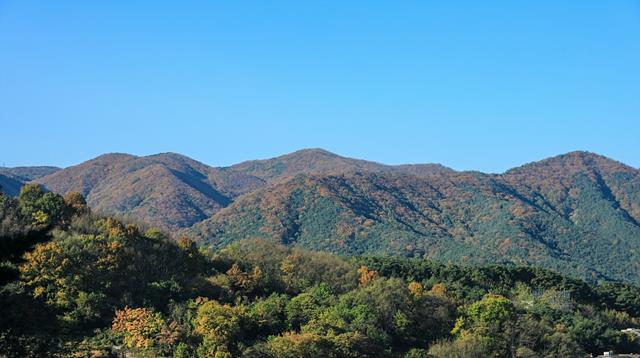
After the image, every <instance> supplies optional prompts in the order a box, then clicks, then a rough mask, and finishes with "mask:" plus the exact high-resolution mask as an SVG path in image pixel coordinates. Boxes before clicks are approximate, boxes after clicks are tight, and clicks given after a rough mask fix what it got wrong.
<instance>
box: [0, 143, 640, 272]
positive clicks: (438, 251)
mask: <svg viewBox="0 0 640 358" xmlns="http://www.w3.org/2000/svg"><path fill="white" fill-rule="evenodd" d="M0 174H3V173H2V172H0ZM1 179H2V177H0V180H1ZM35 181H36V182H38V183H41V184H43V185H44V186H45V187H46V188H47V189H48V190H51V191H54V192H57V193H61V194H65V193H68V192H72V191H78V192H80V193H82V194H83V195H85V197H86V198H87V202H88V204H89V205H90V206H91V207H92V208H93V209H94V210H96V211H99V212H104V213H106V214H119V215H124V216H128V217H129V218H131V219H134V220H136V221H139V222H145V223H148V224H150V225H153V226H158V227H160V228H163V229H169V230H172V231H174V232H179V233H180V234H182V235H186V236H190V237H192V238H194V239H196V240H197V241H198V242H199V243H200V244H202V245H205V246H211V247H214V248H220V247H223V246H226V245H228V244H229V243H231V242H234V241H237V240H240V239H244V238H255V237H260V238H268V239H274V240H276V241H278V242H281V243H284V244H287V245H293V246H299V247H304V248H310V249H314V250H324V251H329V252H333V253H337V254H341V255H365V254H390V255H399V256H407V257H418V258H429V259H432V260H436V261H439V262H445V263H446V262H455V263H464V264H486V263H501V264H516V265H535V266H541V267H546V268H551V269H554V270H558V271H562V272H564V273H568V274H571V275H573V276H577V277H580V278H584V279H587V280H590V281H597V280H621V281H627V282H633V283H639V282H640V249H638V248H639V247H640V171H639V170H638V169H635V168H632V167H629V166H626V165H624V164H622V163H619V162H617V161H614V160H611V159H608V158H606V157H603V156H600V155H597V154H593V153H588V152H572V153H568V154H565V155H560V156H557V157H553V158H549V159H546V160H543V161H540V162H536V163H531V164H527V165H524V166H522V167H519V168H514V169H511V170H509V171H507V172H505V173H502V174H484V173H480V172H457V171H454V170H452V169H449V168H447V167H444V166H442V165H439V164H423V165H400V166H390V165H384V164H379V163H375V162H369V161H364V160H357V159H351V158H345V157H341V156H338V155H336V154H333V153H330V152H327V151H324V150H321V149H307V150H301V151H298V152H294V153H291V154H288V155H284V156H281V157H277V158H272V159H267V160H257V161H248V162H244V163H240V164H237V165H233V166H230V167H222V168H215V167H210V166H207V165H205V164H203V163H200V162H197V161H194V160H192V159H190V158H187V157H184V156H182V155H178V154H172V153H165V154H158V155H153V156H147V157H136V156H132V155H127V154H107V155H104V156H101V157H98V158H96V159H93V160H90V161H88V162H85V163H82V164H80V165H77V166H74V167H69V168H66V169H62V170H58V171H55V172H53V173H51V174H49V175H45V176H42V177H39V178H35ZM0 185H3V186H5V185H4V184H1V183H0ZM13 188H14V189H12V190H13V191H16V190H17V189H15V183H14V184H13ZM5 190H6V189H5ZM6 191H8V190H6Z"/></svg>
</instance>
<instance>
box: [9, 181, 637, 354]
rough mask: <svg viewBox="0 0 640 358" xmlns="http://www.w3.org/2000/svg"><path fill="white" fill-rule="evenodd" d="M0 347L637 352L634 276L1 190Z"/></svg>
mask: <svg viewBox="0 0 640 358" xmlns="http://www.w3.org/2000/svg"><path fill="white" fill-rule="evenodd" d="M0 248H1V251H0V307H1V308H0V309H1V310H2V312H0V356H4V357H42V356H53V357H55V356H59V357H112V356H120V355H124V354H130V356H136V357H157V356H161V357H585V356H588V354H590V353H593V354H600V353H602V352H603V351H609V350H614V351H617V352H633V351H636V352H637V351H639V350H640V348H639V347H640V346H638V338H637V337H635V336H634V335H632V334H629V333H625V332H622V330H623V329H626V328H639V327H640V288H638V287H635V286H631V285H626V284H622V283H601V284H592V283H587V282H585V281H581V280H577V279H573V278H569V277H566V276H562V275H560V274H558V273H554V272H552V271H549V270H545V269H541V268H532V267H524V266H515V265H509V266H481V267H471V266H461V265H454V264H442V263H437V262H433V261H429V260H423V259H415V258H414V259H408V258H398V257H396V258H393V257H384V256H355V257H349V258H345V257H339V256H336V255H332V254H329V253H323V252H313V251H307V250H303V249H300V248H295V247H288V246H283V245H280V244H279V243H277V242H275V241H270V240H265V239H252V240H241V241H235V242H233V243H231V244H230V245H228V246H226V247H223V248H219V249H216V250H212V249H207V248H204V247H198V246H197V245H196V244H195V243H194V242H193V241H192V240H190V239H189V238H186V237H183V238H179V239H175V240H174V239H170V238H169V236H168V235H166V234H164V233H163V232H162V231H161V230H159V229H155V228H146V227H143V226H142V225H133V224H129V223H125V222H122V221H120V220H116V219H114V218H110V217H107V216H103V215H98V214H96V213H92V211H91V210H90V209H89V208H88V206H87V204H86V201H85V199H84V198H83V196H82V195H81V194H79V193H68V194H66V195H65V196H61V195H58V194H54V193H48V192H45V191H44V190H43V189H42V188H41V187H40V186H38V185H35V184H30V185H26V186H23V187H22V189H21V191H20V194H19V196H18V197H16V198H12V197H9V196H6V195H3V194H0Z"/></svg>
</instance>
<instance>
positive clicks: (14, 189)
mask: <svg viewBox="0 0 640 358" xmlns="http://www.w3.org/2000/svg"><path fill="white" fill-rule="evenodd" d="M22 184H23V183H22V182H21V181H20V180H17V179H15V178H13V177H8V176H6V175H2V174H0V191H2V192H4V193H6V194H9V195H11V196H15V195H18V193H19V192H20V187H21V186H22Z"/></svg>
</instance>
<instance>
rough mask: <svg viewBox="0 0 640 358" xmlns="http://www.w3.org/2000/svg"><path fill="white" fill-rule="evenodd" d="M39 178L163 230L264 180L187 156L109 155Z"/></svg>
mask: <svg viewBox="0 0 640 358" xmlns="http://www.w3.org/2000/svg"><path fill="white" fill-rule="evenodd" d="M36 182H38V183H41V184H43V185H44V186H45V187H46V188H47V189H49V190H51V191H54V192H57V193H67V192H71V191H78V192H80V193H82V194H83V195H85V197H86V198H87V202H88V203H89V205H90V206H91V207H93V208H94V209H96V210H98V211H103V212H107V213H114V214H125V215H126V216H129V217H131V218H133V219H136V220H139V221H143V222H146V223H149V224H151V225H155V226H159V227H162V228H165V229H174V228H179V227H186V226H190V225H192V224H194V223H195V222H197V221H200V220H203V219H206V218H208V217H209V216H211V215H212V214H213V213H215V212H216V211H217V210H219V209H220V208H222V207H224V206H226V205H228V204H229V203H230V202H231V201H232V199H233V198H234V197H236V196H238V195H240V194H242V193H244V192H246V191H249V190H252V189H255V188H258V187H260V186H262V185H263V181H262V180H260V179H258V178H255V177H252V176H249V175H245V174H243V173H238V172H233V171H229V170H223V169H216V168H212V167H209V166H207V165H205V164H202V163H200V162H197V161H195V160H193V159H190V158H187V157H185V156H182V155H179V154H174V153H164V154H157V155H151V156H147V157H136V156H133V155H129V154H106V155H102V156H100V157H97V158H95V159H93V160H90V161H87V162H84V163H82V164H80V165H76V166H73V167H69V168H66V169H63V170H60V171H58V172H55V173H53V174H51V175H48V176H45V177H42V178H39V179H37V180H36Z"/></svg>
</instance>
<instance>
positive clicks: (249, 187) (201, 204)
mask: <svg viewBox="0 0 640 358" xmlns="http://www.w3.org/2000/svg"><path fill="white" fill-rule="evenodd" d="M357 171H367V172H408V173H415V174H420V175H424V174H426V173H432V172H438V171H450V169H448V168H445V167H443V166H441V165H438V164H417V165H403V166H388V165H383V164H378V163H374V162H367V161H364V160H357V159H351V158H345V157H341V156H338V155H336V154H333V153H329V152H327V151H324V150H320V149H309V150H301V151H297V152H294V153H291V154H288V155H285V156H281V157H277V158H273V159H269V160H264V161H253V162H245V163H241V164H238V165H234V166H231V167H225V168H215V167H210V166H208V165H205V164H203V163H200V162H197V161H195V160H193V159H190V158H188V157H185V156H182V155H179V154H175V153H163V154H157V155H151V156H147V157H136V156H133V155H129V154H117V153H115V154H105V155H102V156H100V157H97V158H95V159H92V160H89V161H87V162H84V163H82V164H79V165H76V166H73V167H69V168H66V169H64V170H60V171H57V172H55V173H53V174H51V175H48V176H45V177H42V178H39V179H37V180H36V182H37V183H40V184H43V185H44V186H45V187H46V188H47V189H49V190H51V191H53V192H56V193H61V194H65V193H68V192H72V191H78V192H80V193H82V194H83V195H85V196H86V197H87V200H88V203H89V205H90V206H91V207H92V208H94V209H96V210H98V211H101V212H105V213H109V214H121V215H126V216H128V217H130V218H132V219H134V220H137V221H140V222H146V223H149V224H151V225H155V226H158V227H161V228H164V229H175V228H182V227H188V226H191V225H192V224H194V223H196V222H198V221H201V220H204V219H207V218H208V217H210V216H211V215H212V214H213V213H215V212H217V211H218V210H220V209H221V208H223V207H225V206H227V205H229V204H230V203H231V202H232V201H233V200H234V199H235V198H236V197H238V196H239V195H242V194H245V193H248V192H251V191H253V190H255V189H257V188H260V187H263V186H264V185H265V184H267V183H270V182H279V181H281V180H285V179H287V178H290V177H292V176H295V175H297V174H302V173H317V174H328V173H334V174H335V173H338V174H341V173H350V172H357ZM14 191H15V190H14Z"/></svg>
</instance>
